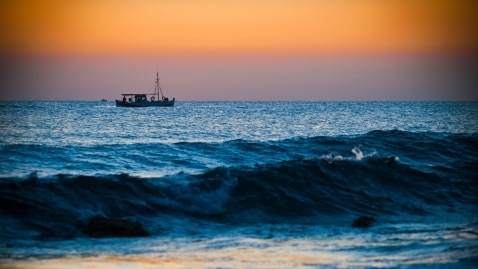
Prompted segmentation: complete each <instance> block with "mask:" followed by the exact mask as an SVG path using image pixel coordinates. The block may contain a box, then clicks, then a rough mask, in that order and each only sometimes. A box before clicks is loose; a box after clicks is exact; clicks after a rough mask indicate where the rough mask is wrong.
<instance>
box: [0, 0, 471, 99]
mask: <svg viewBox="0 0 478 269" xmlns="http://www.w3.org/2000/svg"><path fill="white" fill-rule="evenodd" d="M476 14H478V2H477V1H471V0H78V1H77V0H70V1H61V0H2V1H0V29H1V31H0V60H1V63H0V74H1V75H0V76H1V77H0V89H1V92H0V100H100V99H102V98H105V99H108V100H113V99H119V98H120V94H121V93H125V92H145V93H149V92H152V91H153V90H154V80H155V77H156V72H159V74H160V77H161V86H162V88H163V89H164V91H165V92H166V94H167V95H168V96H169V97H175V98H176V99H177V100H178V101H181V100H184V101H195V100H197V101H209V100H233V101H235V100H246V101H276V100H277V101H280V100H291V101H294V100H298V101H300V100H304V101H364V100H370V101H375V100H378V101H381V100H392V101H393V100H433V101H434V100H439V101H442V100H450V101H456V100H460V101H461V100H465V101H467V100H468V101H478V88H477V85H478V83H477V79H476V78H475V77H477V76H476V74H478V66H477V61H476V59H477V56H478V36H477V34H476V33H477V32H478V29H477V27H476V26H475V25H478V23H476V21H477V19H476Z"/></svg>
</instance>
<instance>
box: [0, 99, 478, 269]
mask: <svg viewBox="0 0 478 269" xmlns="http://www.w3.org/2000/svg"><path fill="white" fill-rule="evenodd" d="M93 219H100V220H103V221H104V222H105V223H107V224H105V225H106V228H104V227H103V228H101V227H100V228H98V227H93V228H85V227H89V226H88V225H90V224H91V222H92V220H93ZM112 223H113V224H112ZM115 223H116V224H115ZM118 223H119V224H118ZM115 225H116V226H115ZM122 225H123V226H128V225H130V226H134V227H135V229H140V228H141V229H142V230H144V232H145V233H147V234H146V235H141V236H134V235H133V236H132V235H124V234H122V232H121V231H118V229H120V228H118V226H122ZM0 227H1V228H0V268H397V267H399V268H423V267H426V268H478V240H477V239H478V103H476V102H181V101H178V102H176V104H175V106H174V107H171V108H166V107H148V108H120V107H115V106H114V103H113V102H79V101H75V102H66V101H63V102H43V101H42V102H40V101H38V102H37V101H31V102H27V101H22V102H0ZM91 229H100V230H101V231H99V234H98V233H95V232H98V231H95V232H91Z"/></svg>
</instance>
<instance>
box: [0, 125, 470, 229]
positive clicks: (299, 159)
mask: <svg viewBox="0 0 478 269" xmlns="http://www.w3.org/2000/svg"><path fill="white" fill-rule="evenodd" d="M457 141H459V143H457ZM476 142H477V138H476V135H468V136H465V135H453V136H450V135H438V134H428V133H423V134H413V133H407V132H400V131H389V132H383V131H376V132H371V133H368V134H365V135H363V136H359V137H334V138H330V137H315V138H297V139H292V140H289V141H278V142H267V143H256V142H254V143H250V142H247V141H230V142H226V143H227V144H233V146H231V145H229V146H228V147H229V148H230V147H236V148H237V147H239V148H242V150H245V149H244V148H247V150H248V151H253V150H254V151H256V154H259V153H257V152H261V151H266V152H272V151H276V152H280V151H281V150H283V151H287V145H291V144H293V145H294V147H295V149H297V148H301V147H309V148H311V146H312V145H315V144H317V143H318V144H320V147H328V148H329V149H330V148H333V149H334V150H333V151H334V152H336V153H330V151H329V153H328V154H321V155H319V156H316V157H314V158H304V156H303V154H297V155H291V156H293V157H292V158H290V159H285V160H281V159H279V160H275V161H271V160H273V158H269V159H267V162H262V163H258V164H254V165H243V164H238V165H230V166H218V167H215V168H211V169H207V170H206V171H205V172H202V173H197V174H194V173H185V172H180V173H177V174H172V175H166V176H161V177H148V178H142V177H138V176H134V175H129V174H111V175H71V174H70V175H69V174H58V175H53V176H46V177H39V176H38V175H37V174H31V175H30V176H28V177H26V178H19V177H4V178H1V179H0V217H1V219H2V220H1V222H2V223H0V224H1V225H3V226H4V227H8V228H6V229H4V231H3V232H2V233H1V234H0V236H3V237H12V236H18V235H20V234H22V235H24V234H26V235H34V236H40V237H71V236H82V233H81V229H80V228H79V227H80V226H81V225H80V224H81V223H84V222H85V221H86V220H87V219H88V218H91V217H93V216H98V215H99V216H105V217H109V218H115V219H133V220H149V221H150V222H156V221H157V219H158V218H160V219H161V220H160V223H159V224H158V223H156V225H159V226H161V225H163V224H164V225H165V226H167V225H166V224H165V223H167V222H168V220H170V219H189V220H191V219H193V220H194V219H200V220H202V221H210V222H218V223H222V224H227V225H241V224H245V223H262V222H271V223H277V222H301V223H312V224H314V223H316V224H320V223H330V222H337V221H338V220H339V219H344V218H345V219H350V218H353V217H356V216H361V215H370V216H375V217H378V218H379V219H381V220H384V221H392V222H393V221H398V220H401V219H404V218H406V219H416V218H427V217H430V216H431V217H441V216H443V214H449V213H456V212H458V213H460V212H471V214H473V212H476V206H475V205H476V203H477V198H476V197H478V187H477V186H478V184H477V183H478V182H477V178H478V175H477V173H478V172H477V171H478V169H477V168H478V161H477V159H478V158H477V156H476V151H474V152H471V151H473V150H476V149H477V143H476ZM357 144H359V146H357ZM448 144H454V145H455V148H453V149H450V148H447V147H445V148H443V146H446V145H448ZM368 145H375V146H374V149H373V150H370V152H366V153H364V152H362V150H361V148H366V147H367V146H368ZM182 146H185V147H190V146H191V144H182ZM196 146H197V145H196ZM219 146H220V147H225V146H224V145H212V146H211V145H206V144H202V145H201V147H203V148H205V147H206V148H207V147H213V148H214V147H219ZM400 146H403V149H400V150H394V148H395V147H397V148H399V147H400ZM342 148H348V150H347V152H349V155H347V156H343V155H342V154H341V153H340V152H341V151H342ZM409 148H414V152H410V153H409V154H405V153H406V152H407V150H409ZM430 149H434V150H433V151H431V150H430ZM209 150H210V149H209ZM311 150H312V151H313V149H311ZM319 151H320V150H319ZM378 152H380V153H378ZM384 152H385V154H384ZM387 152H400V154H402V155H403V156H399V155H400V154H399V155H394V154H387ZM450 152H452V153H453V154H457V152H458V153H460V154H465V153H469V154H470V155H468V156H460V157H453V154H451V153H450ZM420 156H421V157H422V158H427V160H423V159H422V160H420V161H405V162H404V161H402V159H413V158H418V157H420ZM443 158H445V159H446V160H443ZM448 159H451V160H448ZM430 163H432V164H433V163H435V164H436V165H435V164H433V165H430ZM146 228H147V227H146Z"/></svg>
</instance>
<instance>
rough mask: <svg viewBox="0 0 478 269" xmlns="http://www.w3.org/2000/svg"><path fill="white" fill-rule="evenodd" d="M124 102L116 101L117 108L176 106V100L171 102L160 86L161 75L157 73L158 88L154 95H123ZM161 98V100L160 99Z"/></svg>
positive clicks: (156, 87) (155, 89)
mask: <svg viewBox="0 0 478 269" xmlns="http://www.w3.org/2000/svg"><path fill="white" fill-rule="evenodd" d="M121 96H122V100H118V99H116V100H115V101H116V106H117V107H149V106H166V107H168V106H169V107H171V106H174V101H175V98H173V99H172V100H170V99H169V98H168V97H166V96H164V94H163V90H162V89H161V87H160V85H159V73H158V72H156V86H155V87H154V93H123V94H121ZM160 97H161V98H160Z"/></svg>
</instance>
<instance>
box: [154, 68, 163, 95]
mask: <svg viewBox="0 0 478 269" xmlns="http://www.w3.org/2000/svg"><path fill="white" fill-rule="evenodd" d="M154 91H155V93H156V94H157V95H158V99H159V93H160V92H161V99H162V100H164V98H165V97H164V94H163V89H161V86H160V85H159V72H158V70H156V87H155V88H154Z"/></svg>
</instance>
